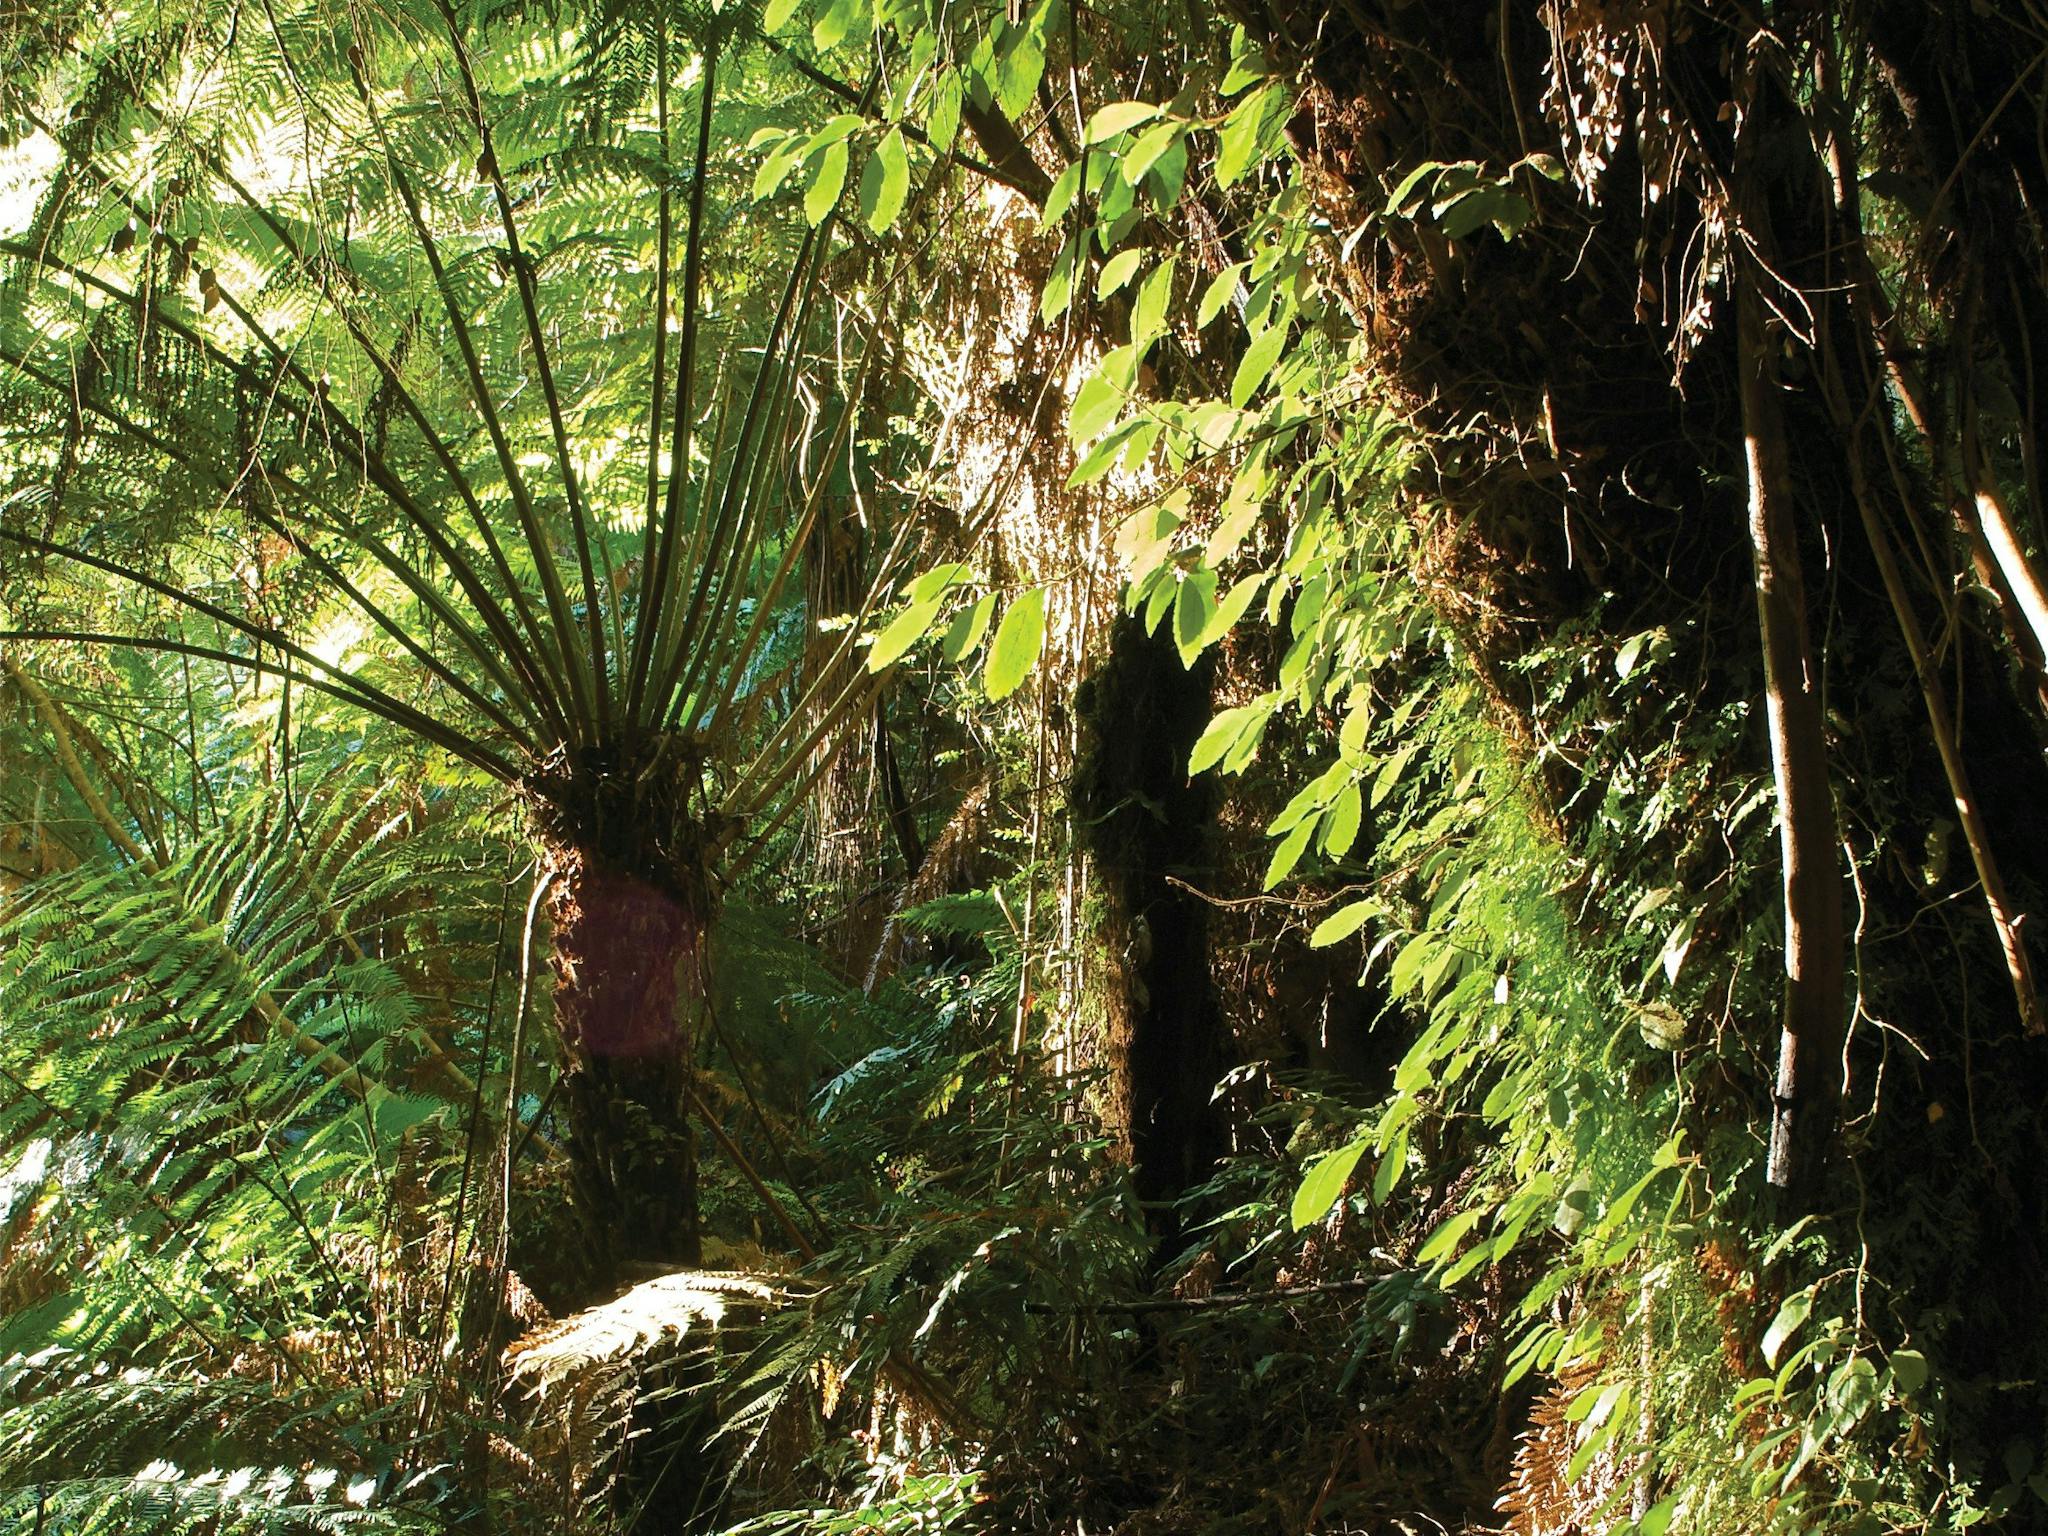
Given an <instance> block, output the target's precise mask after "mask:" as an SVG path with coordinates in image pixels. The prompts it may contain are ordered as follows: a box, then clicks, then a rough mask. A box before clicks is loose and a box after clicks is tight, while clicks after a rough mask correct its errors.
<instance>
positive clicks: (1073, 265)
mask: <svg viewBox="0 0 2048 1536" xmlns="http://www.w3.org/2000/svg"><path fill="white" fill-rule="evenodd" d="M1085 244H1086V242H1085V240H1084V239H1083V237H1081V236H1079V235H1076V236H1075V237H1074V238H1073V239H1071V240H1069V241H1068V242H1067V243H1066V245H1065V246H1063V247H1062V248H1061V250H1060V254H1059V256H1058V258H1057V259H1056V260H1055V261H1054V262H1053V264H1052V271H1051V273H1050V274H1049V275H1048V276H1047V277H1046V280H1045V291H1044V293H1042V294H1040V295H1039V299H1038V318H1039V319H1040V320H1041V321H1043V322H1045V323H1046V324H1048V325H1050V324H1051V323H1052V322H1053V321H1055V320H1057V319H1058V318H1059V317H1060V316H1061V315H1063V314H1065V313H1066V312H1067V306H1068V305H1069V304H1071V303H1072V302H1073V299H1074V273H1075V271H1076V270H1077V269H1078V268H1079V266H1080V263H1081V252H1082V250H1083V248H1084V246H1085Z"/></svg>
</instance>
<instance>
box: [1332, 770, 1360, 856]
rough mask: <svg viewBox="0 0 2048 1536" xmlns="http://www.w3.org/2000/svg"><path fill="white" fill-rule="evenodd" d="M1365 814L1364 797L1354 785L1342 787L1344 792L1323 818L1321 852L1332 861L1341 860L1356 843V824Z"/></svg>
mask: <svg viewBox="0 0 2048 1536" xmlns="http://www.w3.org/2000/svg"><path fill="white" fill-rule="evenodd" d="M1364 812H1365V804H1364V796H1362V795H1361V794H1360V793H1359V791H1358V786H1357V785H1356V784H1347V785H1345V786H1344V792H1343V793H1342V794H1340V795H1338V796H1337V799H1336V802H1335V803H1334V804H1333V805H1332V806H1331V807H1330V809H1329V812H1328V813H1327V815H1325V817H1324V818H1323V852H1324V853H1326V854H1328V855H1329V856H1330V857H1331V858H1333V859H1341V858H1343V857H1344V855H1345V854H1347V853H1349V852H1350V851H1351V845H1352V844H1353V843H1355V842H1357V841H1358V824H1359V822H1360V820H1361V819H1362V818H1363V816H1364Z"/></svg>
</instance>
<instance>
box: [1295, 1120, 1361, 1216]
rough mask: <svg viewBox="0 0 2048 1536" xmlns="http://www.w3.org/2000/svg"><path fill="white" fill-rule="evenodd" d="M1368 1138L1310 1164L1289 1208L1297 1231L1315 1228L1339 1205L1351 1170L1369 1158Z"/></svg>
mask: <svg viewBox="0 0 2048 1536" xmlns="http://www.w3.org/2000/svg"><path fill="white" fill-rule="evenodd" d="M1365 1146H1366V1143H1365V1138H1364V1137H1363V1136H1361V1137H1359V1138H1358V1140H1356V1141H1354V1142H1351V1143H1349V1144H1348V1145H1346V1146H1342V1147H1339V1148H1338V1149H1337V1150H1336V1151H1334V1152H1330V1153H1326V1154H1325V1155H1323V1156H1322V1157H1319V1158H1317V1159H1316V1161H1315V1162H1313V1163H1311V1164H1310V1165H1309V1170H1308V1172H1307V1173H1306V1174H1305V1175H1304V1176H1303V1177H1302V1181H1301V1185H1300V1187H1299V1188H1298V1189H1296V1190H1295V1191H1294V1200H1293V1203H1292V1204H1291V1205H1290V1206H1289V1207H1288V1211H1287V1219H1288V1220H1289V1221H1290V1222H1291V1223H1292V1224H1293V1226H1294V1230H1295V1231H1297V1232H1299V1231H1301V1229H1302V1228H1304V1227H1308V1226H1313V1225H1314V1224H1315V1223H1316V1222H1319V1221H1321V1220H1322V1219H1323V1218H1324V1217H1325V1216H1327V1215H1328V1214H1329V1213H1330V1207H1331V1206H1333V1205H1335V1204H1336V1203H1337V1197H1338V1196H1339V1195H1341V1194H1343V1193H1344V1184H1345V1181H1346V1180H1348V1179H1349V1178H1350V1177H1351V1170H1352V1169H1354V1168H1356V1167H1357V1166H1358V1160H1359V1159H1360V1158H1361V1157H1363V1156H1365Z"/></svg>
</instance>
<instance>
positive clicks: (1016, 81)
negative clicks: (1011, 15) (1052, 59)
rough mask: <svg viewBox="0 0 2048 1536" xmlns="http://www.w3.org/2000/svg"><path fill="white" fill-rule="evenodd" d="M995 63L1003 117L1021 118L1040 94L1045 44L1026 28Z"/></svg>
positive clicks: (997, 100)
mask: <svg viewBox="0 0 2048 1536" xmlns="http://www.w3.org/2000/svg"><path fill="white" fill-rule="evenodd" d="M1016 36H1017V40H1016V42H1015V43H1014V44H1012V45H1011V47H1010V48H1009V50H1008V51H1007V52H1006V53H1004V55H1003V59H1002V62H1001V63H1000V64H998V65H997V66H996V105H997V106H998V107H1000V108H1001V109H1002V113H1003V116H1005V117H1008V118H1019V117H1022V116H1023V115H1024V113H1025V112H1026V111H1027V110H1028V109H1029V108H1030V106H1031V103H1032V102H1033V100H1034V99H1036V97H1037V95H1038V83H1039V81H1041V80H1043V79H1044V78H1045V45H1044V44H1043V43H1041V42H1040V41H1039V39H1038V37H1037V35H1036V34H1035V33H1033V32H1032V31H1031V30H1030V29H1028V28H1026V29H1024V30H1022V31H1020V32H1019V33H1018V34H1016Z"/></svg>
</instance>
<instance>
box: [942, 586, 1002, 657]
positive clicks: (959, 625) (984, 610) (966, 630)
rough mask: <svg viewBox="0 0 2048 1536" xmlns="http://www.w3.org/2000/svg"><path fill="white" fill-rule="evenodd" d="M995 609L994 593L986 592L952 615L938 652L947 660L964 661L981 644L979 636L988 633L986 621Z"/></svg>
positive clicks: (991, 616) (993, 613)
mask: <svg viewBox="0 0 2048 1536" xmlns="http://www.w3.org/2000/svg"><path fill="white" fill-rule="evenodd" d="M995 611H996V595H995V593H993V592H990V593H987V594H985V595H983V596H982V597H980V598H978V599H976V600H975V601H974V602H973V603H971V604H969V605H968V606H967V607H965V608H962V609H961V610H960V611H959V612H958V613H956V614H955V615H954V616H953V622H952V623H951V624H949V625H947V626H946V634H945V638H944V639H942V640H941V641H940V642H939V654H941V655H942V656H944V657H945V658H946V660H948V661H964V660H966V659H967V657H968V656H970V655H971V654H973V651H974V648H975V647H976V646H977V645H979V644H981V637H982V636H983V635H985V634H987V633H988V621H989V620H990V619H991V618H993V617H994V615H995Z"/></svg>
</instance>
